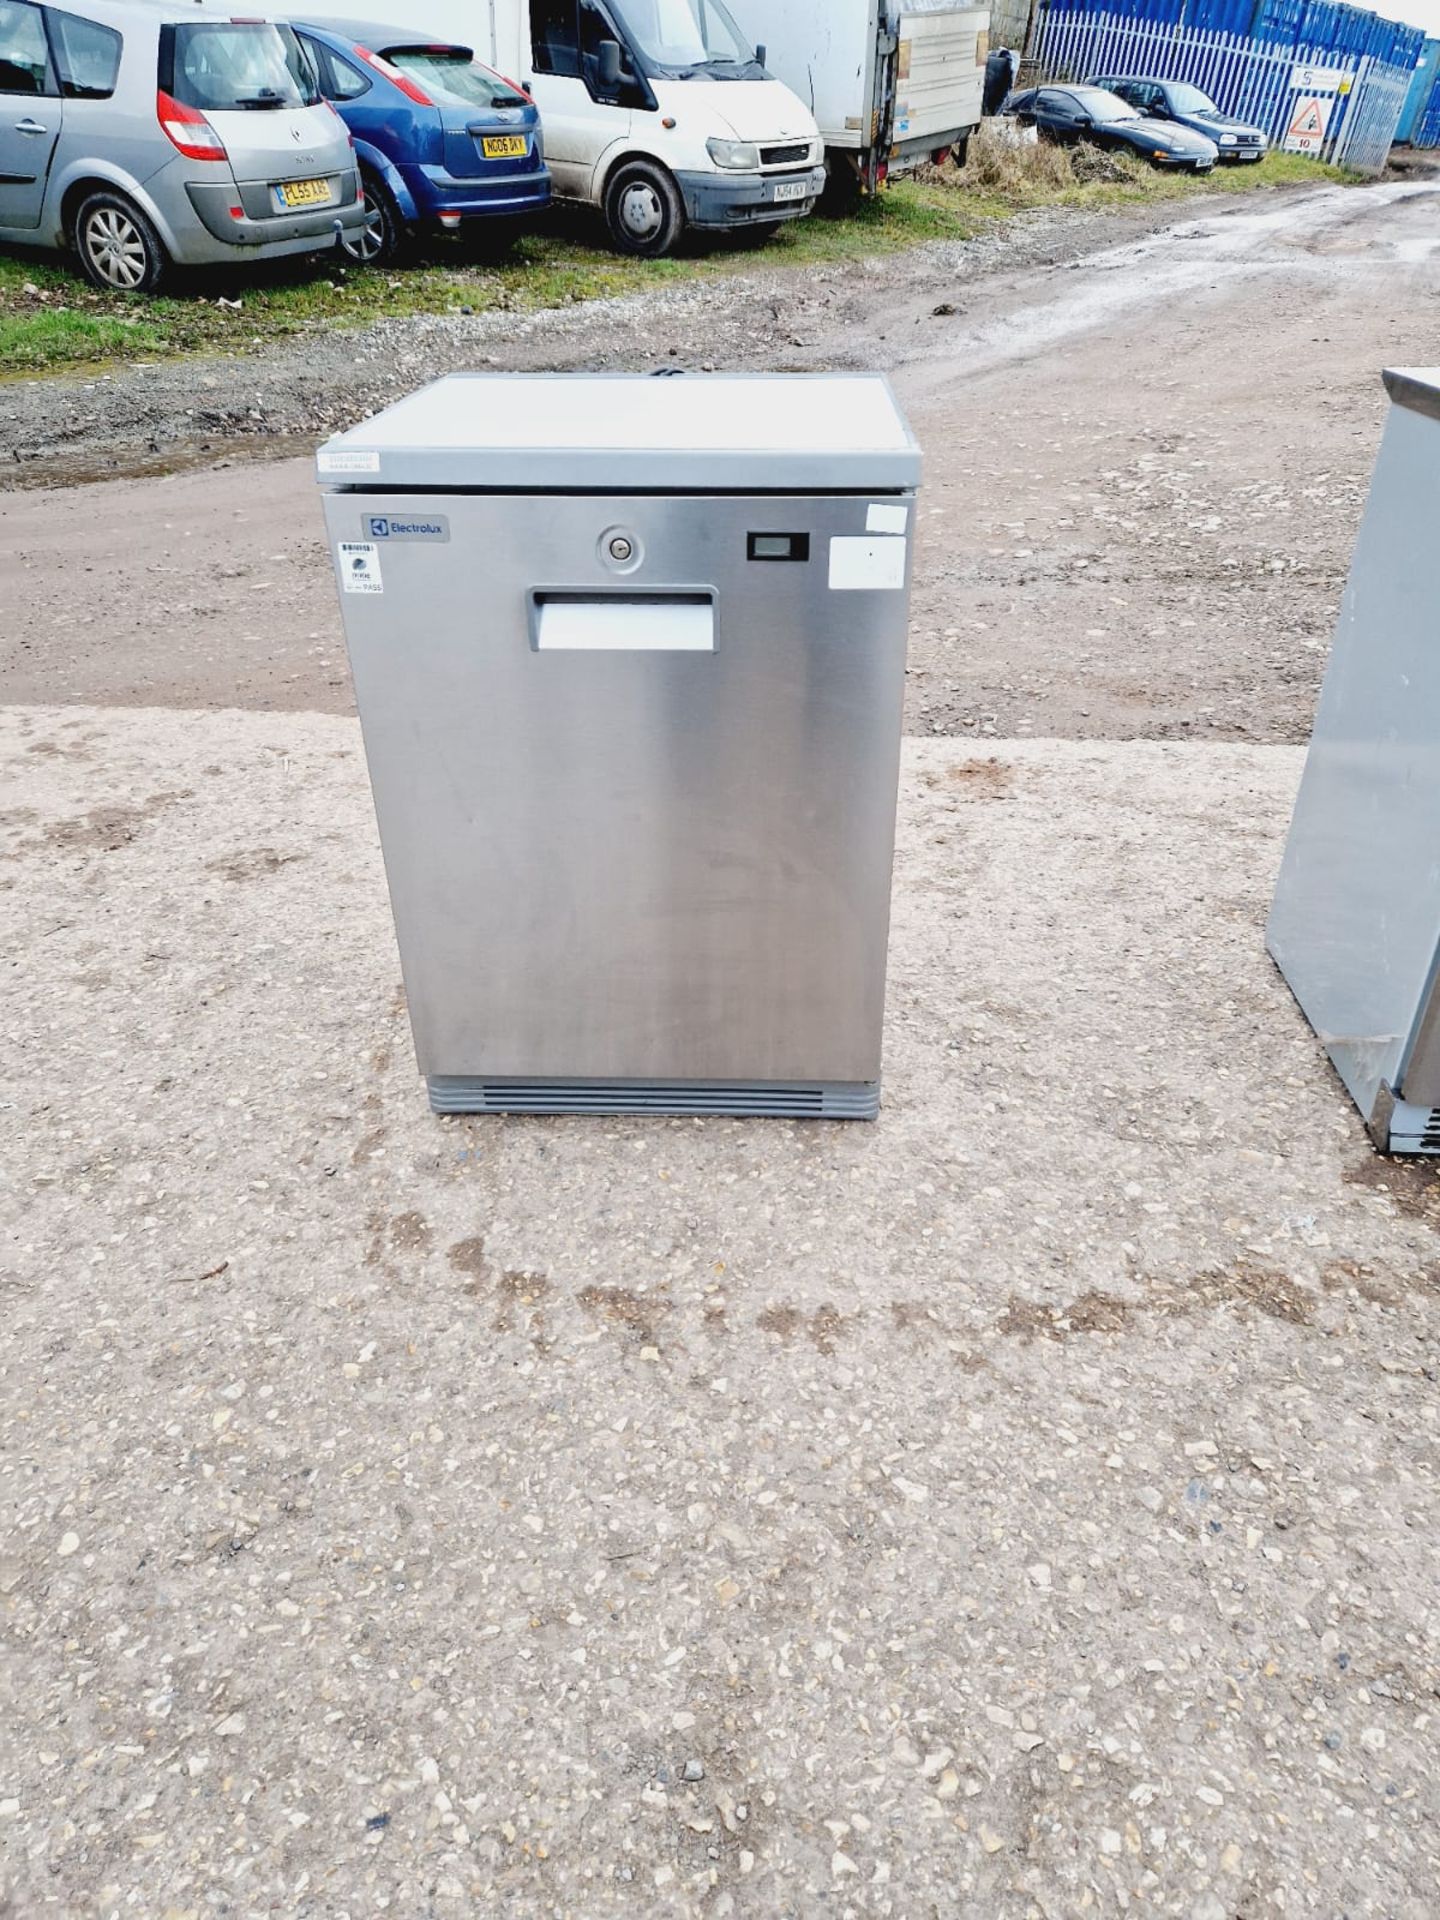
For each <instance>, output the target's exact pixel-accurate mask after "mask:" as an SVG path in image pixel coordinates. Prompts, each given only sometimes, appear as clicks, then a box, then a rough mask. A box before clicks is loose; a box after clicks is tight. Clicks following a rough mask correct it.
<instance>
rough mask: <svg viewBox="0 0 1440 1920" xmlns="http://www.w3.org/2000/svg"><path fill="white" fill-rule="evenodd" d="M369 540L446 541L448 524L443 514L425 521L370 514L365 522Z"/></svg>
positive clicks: (390, 514)
mask: <svg viewBox="0 0 1440 1920" xmlns="http://www.w3.org/2000/svg"><path fill="white" fill-rule="evenodd" d="M365 532H366V536H367V538H369V539H371V540H448V539H449V538H450V522H449V521H448V520H447V519H446V517H445V515H444V514H443V513H437V514H434V515H432V516H431V517H430V518H428V519H425V520H399V519H397V518H396V517H395V515H394V514H393V513H386V514H378V513H377V514H372V515H370V516H369V517H368V518H367V519H366V521H365Z"/></svg>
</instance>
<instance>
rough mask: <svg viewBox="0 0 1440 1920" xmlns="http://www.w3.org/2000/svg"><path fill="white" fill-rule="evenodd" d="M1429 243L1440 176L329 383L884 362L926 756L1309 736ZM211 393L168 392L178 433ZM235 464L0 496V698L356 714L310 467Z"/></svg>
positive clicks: (127, 390)
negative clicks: (902, 436)
mask: <svg viewBox="0 0 1440 1920" xmlns="http://www.w3.org/2000/svg"><path fill="white" fill-rule="evenodd" d="M1437 222H1440V186H1437V183H1436V182H1433V181H1431V182H1421V183H1419V184H1416V183H1409V184H1404V183H1400V184H1391V185H1386V186H1378V187H1374V188H1370V189H1366V190H1353V189H1340V188H1334V189H1329V190H1324V191H1320V192H1317V193H1314V194H1310V195H1308V196H1296V195H1287V196H1284V197H1283V198H1279V197H1276V198H1267V199H1266V200H1264V201H1263V202H1257V201H1255V200H1237V201H1235V202H1233V203H1230V204H1227V205H1223V206H1220V207H1218V208H1217V207H1216V206H1215V205H1213V204H1210V205H1207V207H1206V209H1205V212H1204V216H1203V217H1202V218H1198V219H1190V220H1185V221H1182V222H1181V223H1180V224H1178V225H1172V226H1171V227H1169V228H1166V229H1163V230H1161V231H1159V232H1150V231H1144V232H1141V233H1140V234H1139V235H1138V236H1137V235H1135V234H1134V233H1133V232H1131V231H1129V230H1128V229H1127V226H1126V223H1125V221H1124V220H1119V219H1117V220H1115V221H1112V222H1110V223H1109V224H1108V225H1106V224H1105V223H1102V222H1097V221H1096V220H1095V218H1094V217H1093V216H1086V217H1084V218H1083V219H1078V220H1076V221H1075V222H1073V223H1070V224H1067V221H1066V219H1065V217H1064V216H1053V215H1052V216H1047V218H1046V220H1045V221H1044V222H1041V223H1039V224H1038V225H1037V226H1036V227H1034V228H1032V229H1031V230H1030V231H1029V233H1028V234H1027V236H1026V238H1025V240H1024V242H1023V244H1022V245H1021V246H1020V248H1019V255H1020V259H1021V261H1022V264H1021V266H1020V267H1019V268H1018V269H1015V268H1011V267H1010V266H1008V265H1007V263H1006V260H1005V257H1004V256H1003V254H1002V253H1000V252H999V251H998V249H997V247H996V245H995V243H994V242H986V243H985V244H984V245H982V246H981V247H979V248H977V249H973V250H972V249H963V248H951V247H947V248H941V249H936V250H935V251H934V252H933V253H932V254H925V255H919V256H914V257H911V258H909V259H906V260H903V261H901V262H898V263H895V262H890V261H887V262H885V263H883V265H879V266H877V267H876V269H875V271H874V272H872V273H869V274H863V273H862V274H858V275H857V274H856V273H855V272H854V271H853V270H852V271H850V272H847V273H846V274H843V275H842V274H840V273H830V274H824V275H816V276H806V277H805V279H804V280H803V281H794V280H792V281H779V280H774V279H765V278H762V279H761V280H759V281H756V282H749V281H738V282H735V283H731V284H727V285H726V286H724V287H721V288H716V287H714V286H707V287H705V288H703V289H701V290H699V291H698V292H695V293H693V294H687V295H686V296H684V297H681V298H678V299H677V298H676V297H674V296H670V295H666V296H664V297H662V298H661V299H660V300H659V301H658V302H657V304H656V306H655V308H654V311H653V312H652V313H651V314H649V315H648V316H642V315H641V314H640V313H638V312H637V310H636V307H635V303H633V302H625V303H620V306H619V308H618V310H613V311H612V310H607V309H604V308H599V309H594V310H583V311H578V310H577V311H575V312H572V313H570V314H568V315H563V316H559V317H556V318H553V319H551V320H549V321H548V322H546V323H543V324H542V323H541V322H538V321H537V322H530V323H527V324H526V326H525V327H524V328H523V329H522V330H521V333H520V335H519V337H518V338H517V339H515V340H514V341H511V342H509V343H507V342H505V341H504V340H503V339H502V338H501V337H500V336H499V335H498V334H497V333H496V332H495V331H494V329H493V327H489V326H487V328H486V329H485V330H483V332H481V333H479V334H475V333H474V332H473V330H471V331H470V332H467V331H465V330H463V329H462V330H458V331H457V328H456V326H455V325H454V324H453V323H450V322H443V321H442V322H431V323H425V324H423V325H421V326H420V327H419V328H418V329H416V330H415V331H414V332H413V333H412V334H411V335H410V336H408V337H407V343H406V345H405V347H404V350H403V352H402V351H401V350H400V349H399V348H398V347H397V346H396V345H395V344H394V337H393V333H392V332H391V331H390V330H388V329H387V330H385V333H384V339H385V340H386V341H387V342H390V343H391V345H390V349H389V351H388V353H387V354H386V355H385V356H384V368H385V371H384V374H383V378H380V379H379V380H378V384H377V376H376V375H375V374H374V371H373V365H374V357H375V355H376V353H377V352H378V351H379V349H378V348H377V345H376V343H375V342H374V341H373V340H372V341H368V342H362V343H361V344H360V345H359V346H358V347H357V348H356V349H355V350H354V361H355V383H354V390H353V392H352V394H351V396H350V398H349V399H348V400H346V401H344V402H343V403H342V401H341V400H339V399H337V398H336V397H335V393H334V391H333V390H332V387H331V386H330V385H328V384H326V382H325V381H324V380H319V385H318V391H319V392H320V393H321V395H322V399H323V405H322V406H321V411H322V412H325V413H326V414H328V415H330V416H331V417H337V418H338V417H348V416H349V415H352V414H353V413H355V412H356V411H358V410H359V409H360V406H361V404H362V401H363V399H364V397H365V396H370V397H372V398H375V399H377V400H378V399H380V398H383V397H384V394H385V392H386V391H392V390H395V389H397V388H403V387H408V386H412V385H414V384H415V383H416V382H417V381H419V380H420V379H422V378H424V377H425V376H426V375H427V373H429V372H430V371H433V370H434V369H435V368H437V367H442V366H446V365H451V364H454V363H455V362H456V360H457V358H459V359H462V360H463V358H464V357H465V355H466V353H467V352H469V353H470V354H471V356H472V357H474V358H479V359H482V360H483V359H488V360H490V361H491V362H493V363H495V364H503V365H512V364H513V365H518V366H524V367H530V366H535V365H540V364H556V365H575V364H587V365H593V364H600V365H607V366H613V365H620V364H629V365H634V366H639V367H644V366H652V365H655V364H657V363H661V362H666V363H673V361H674V360H676V359H678V360H679V361H681V363H682V364H687V365H696V364H700V363H701V362H702V360H703V362H704V363H705V364H709V365H715V366H720V367H728V366H742V365H747V364H759V365H764V366H772V367H820V366H827V365H832V366H846V367H864V366H884V367H886V368H888V369H889V370H890V371H891V372H892V373H893V375H894V377H895V379H896V381H897V384H898V386H899V388H900V391H901V394H902V397H903V398H904V400H905V402H906V404H907V406H908V407H909V409H910V410H911V413H912V416H913V418H914V420H915V424H916V427H917V430H918V432H919V434H920V438H921V440H922V443H923V444H924V446H925V449H926V456H927V469H928V479H927V488H926V496H925V503H924V514H923V520H922V527H923V545H922V551H921V560H920V583H919V593H918V597H917V603H916V617H915V628H914V635H913V644H912V654H911V659H912V682H911V701H910V728H911V730H912V731H913V732H916V733H933V734H962V735H963V734H970V735H977V736H984V735H989V734H995V735H1003V736H1006V737H1017V738H1018V737H1024V736H1025V735H1027V734H1028V735H1033V736H1036V737H1046V736H1049V737H1061V738H1064V737H1075V738H1086V737H1095V738H1110V739H1127V738H1211V737H1213V738H1220V739H1238V740H1245V739H1249V740H1285V741H1298V740H1300V739H1302V738H1303V737H1304V734H1305V730H1306V728H1307V726H1308V724H1309V718H1310V714H1311V711H1312V708H1313V703H1314V696H1315V691H1316V687H1317V685H1318V679H1319V673H1320V669H1321V664H1322V661H1323V657H1324V652H1325V648H1326V645H1327V643H1328V636H1329V627H1330V622H1331V618H1332V615H1333V611H1334V606H1335V603H1336V600H1337V597H1338V594H1339V589H1340V585H1341V582H1342V580H1343V577H1344V572H1345V568H1346V565H1347V563H1348V558H1349V551H1350V545H1351V541H1352V539H1353V535H1354V531H1355V526H1356V523H1357V518H1358V514H1359V510H1360V505H1361V502H1362V500H1363V497H1364V490H1365V487H1366V485H1367V483H1368V476H1369V469H1370V465H1371V461H1372V458H1373V454H1374V448H1375V443H1376V437H1377V433H1378V429H1379V424H1380V420H1381V417H1382V404H1383V395H1382V392H1381V388H1380V384H1379V378H1378V376H1379V370H1380V368H1381V367H1382V366H1383V365H1385V364H1387V363H1402V364H1403V363H1406V362H1412V363H1414V362H1420V363H1423V362H1426V361H1428V360H1429V359H1431V358H1433V342H1434V314H1435V311H1436V300H1437V295H1440V244H1437V239H1436V232H1437ZM1107 237H1108V238H1109V239H1110V240H1111V241H1113V242H1115V244H1111V245H1108V246H1106V245H1099V243H1100V242H1101V241H1102V240H1104V239H1106V238H1107ZM1097 245H1099V250H1098V251H1095V250H1094V249H1095V248H1096V247H1097ZM1086 249H1089V251H1086ZM1077 254H1078V257H1077ZM1047 259H1048V260H1053V261H1054V262H1055V264H1053V265H1046V264H1044V262H1045V261H1046V260H1047ZM467 343H468V344H467ZM477 345H478V346H480V347H482V348H483V351H482V352H480V353H478V354H477V353H476V351H475V349H476V347H477ZM156 377H157V376H153V375H149V374H144V373H141V374H135V373H132V374H130V375H127V376H125V378H124V379H123V380H119V381H118V382H117V383H115V384H114V385H112V388H111V389H110V391H109V392H108V394H107V396H106V398H105V407H104V411H103V417H102V418H101V421H100V426H99V428H98V429H97V432H98V433H99V435H100V442H101V445H99V446H97V445H95V444H93V443H92V437H91V436H89V435H88V433H81V434H80V436H79V437H80V439H81V441H82V442H83V445H84V447H85V449H86V452H85V457H86V459H87V460H88V461H89V462H90V463H91V465H92V466H93V465H94V464H95V463H96V462H98V461H99V460H100V459H101V458H102V448H103V449H108V452H107V453H106V454H105V456H104V457H116V449H117V447H118V448H120V449H121V451H122V452H124V449H125V448H126V447H127V446H128V447H129V449H130V453H129V455H127V456H126V457H131V456H133V457H139V454H140V452H141V451H143V450H137V449H136V448H135V446H134V443H133V434H132V438H131V440H129V441H127V440H126V438H125V431H124V429H123V427H122V426H121V425H120V424H118V423H120V422H123V420H124V419H125V418H126V417H127V416H126V413H125V407H126V400H125V395H126V394H128V395H129V396H130V400H129V405H130V408H131V413H132V414H133V415H135V416H136V417H139V418H144V419H149V417H150V416H149V414H148V413H146V412H145V409H146V408H149V407H151V405H152V397H151V396H152V394H153V386H152V384H151V383H152V382H153V380H154V379H155V378H156ZM218 377H219V376H218V375H217V373H216V371H215V369H213V368H210V367H207V366H206V365H205V364H203V363H201V364H199V365H197V366H195V367H192V368H187V369H173V368H171V369H166V370H164V372H163V378H164V380H165V382H166V391H167V394H168V396H169V402H170V404H171V405H172V407H173V406H175V405H178V403H179V400H180V398H181V396H182V393H184V392H186V391H188V393H189V399H190V400H191V401H192V402H196V403H200V402H202V401H203V398H204V394H205V392H206V391H207V389H206V387H205V383H206V382H214V381H215V380H217V379H218ZM292 377H293V376H292ZM317 378H318V376H317ZM127 382H128V385H127ZM186 382H188V388H187V387H185V386H184V385H183V384H182V383H186ZM26 393H27V394H28V395H30V396H31V397H30V398H29V399H27V400H26V402H25V405H26V407H28V409H29V411H28V413H27V414H26V416H25V420H26V421H27V422H28V426H26V427H25V430H26V431H28V432H30V433H31V434H32V436H33V437H35V438H36V441H37V444H38V443H39V441H41V440H43V439H44V435H43V433H42V432H41V430H40V427H39V425H38V424H37V421H38V414H37V411H36V410H37V409H38V408H40V407H42V405H48V406H49V408H50V414H51V416H52V418H51V425H52V427H53V425H54V416H58V415H60V414H62V413H64V411H65V409H66V407H70V408H71V409H72V411H73V406H74V402H73V399H66V398H65V396H64V395H63V394H62V395H60V396H58V397H57V396H55V395H52V396H51V397H50V398H49V400H48V402H47V401H44V400H43V397H42V399H40V400H37V399H35V398H34V395H33V390H31V389H26ZM271 401H272V404H273V405H274V406H275V407H276V408H277V409H279V411H278V414H277V419H278V424H279V425H280V426H281V427H284V426H286V425H287V424H290V425H294V424H296V423H295V422H294V421H293V420H292V418H291V416H290V415H289V414H287V413H286V412H285V411H284V404H288V402H287V403H283V404H282V402H280V401H275V400H274V397H273V395H272V396H271ZM7 404H9V405H11V406H12V408H18V407H19V406H20V401H19V400H18V399H16V398H14V397H13V396H12V398H11V399H10V400H9V401H8V403H7ZM87 404H88V403H87ZM96 404H97V405H98V402H96ZM22 425H24V422H19V421H18V420H17V425H16V431H17V432H18V431H20V430H21V426H22ZM189 444H190V443H189V442H186V441H185V440H183V439H182V440H179V441H177V442H176V443H175V450H176V451H179V452H183V451H184V450H185V448H186V447H187V445H189ZM239 445H240V458H239V460H238V463H236V461H235V458H234V456H233V455H232V459H231V464H228V465H226V466H224V467H222V468H220V469H218V470H216V469H214V468H208V469H207V468H205V467H199V468H193V469H190V470H186V471H182V472H179V473H175V474H172V475H171V476H170V477H168V478H152V479H145V480H135V481H120V482H115V483H106V484H102V485H96V486H89V487H86V488H84V489H83V490H80V491H78V492H77V491H68V490H61V491H54V492H42V493H21V494H9V495H0V601H3V603H4V604H5V605H6V606H8V607H12V608H16V609H23V613H22V614H21V615H20V616H19V617H16V618H12V619H11V620H9V621H7V622H6V624H5V630H4V633H3V635H0V699H5V700H8V701H48V700H67V701H90V702H96V703H100V704H104V703H109V702H117V703H121V704H132V705H141V706H148V705H160V706H173V705H182V706H196V707H206V706H215V705H222V706H244V707H251V708H256V709H261V710H318V711H322V712H344V711H347V710H348V708H349V698H350V696H349V688H348V683H347V676H346V671H345V667H344V660H343V648H342V646H341V642H340V636H339V629H338V624H337V618H336V612H335V604H334V594H333V592H332V590H331V585H330V574H329V568H328V563H327V561H326V557H325V554H324V551H323V549H322V546H321V542H320V523H319V512H318V507H317V502H316V498H315V489H314V483H313V479H312V474H311V467H310V463H309V461H308V459H306V458H291V459H287V460H278V461H275V462H274V463H271V464H267V465H265V466H264V468H263V470H259V471H257V469H256V468H255V467H254V466H253V464H252V463H251V461H252V458H253V456H255V455H256V454H257V453H259V452H263V451H264V450H265V449H266V447H267V445H268V443H267V442H265V441H263V440H262V441H260V442H258V443H256V442H254V441H252V440H248V439H247V440H243V441H241V442H240V443H239ZM46 457H47V458H51V459H53V458H54V454H53V448H52V454H51V455H49V456H46Z"/></svg>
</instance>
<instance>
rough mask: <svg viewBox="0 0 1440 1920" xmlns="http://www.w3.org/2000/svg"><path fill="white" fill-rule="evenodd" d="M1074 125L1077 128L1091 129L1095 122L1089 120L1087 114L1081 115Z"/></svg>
mask: <svg viewBox="0 0 1440 1920" xmlns="http://www.w3.org/2000/svg"><path fill="white" fill-rule="evenodd" d="M1075 124H1076V126H1077V127H1093V126H1094V124H1095V122H1094V121H1093V120H1092V119H1091V118H1090V116H1089V114H1088V113H1082V114H1081V115H1080V117H1079V119H1078V120H1077V121H1076V122H1075Z"/></svg>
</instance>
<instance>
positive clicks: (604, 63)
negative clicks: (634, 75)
mask: <svg viewBox="0 0 1440 1920" xmlns="http://www.w3.org/2000/svg"><path fill="white" fill-rule="evenodd" d="M595 53H596V66H597V71H598V73H599V76H600V84H601V86H602V87H618V86H619V84H620V42H619V41H618V40H602V41H601V42H600V45H599V46H598V47H597V48H596V49H595Z"/></svg>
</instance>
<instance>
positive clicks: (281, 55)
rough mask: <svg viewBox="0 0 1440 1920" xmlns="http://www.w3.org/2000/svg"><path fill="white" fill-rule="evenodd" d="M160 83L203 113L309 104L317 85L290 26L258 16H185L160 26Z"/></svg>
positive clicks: (316, 96)
mask: <svg viewBox="0 0 1440 1920" xmlns="http://www.w3.org/2000/svg"><path fill="white" fill-rule="evenodd" d="M160 85H161V87H162V88H163V89H164V91H165V92H166V93H168V94H169V95H170V96H171V98H172V99H175V100H178V101H179V102H180V103H181V105H182V106H186V107H198V108H199V110H200V111H201V112H202V113H239V112H248V113H263V112H265V111H266V110H267V109H268V110H271V111H275V110H278V109H280V108H282V107H313V106H314V105H315V103H316V101H317V100H319V98H320V89H319V86H318V84H317V82H316V79H315V75H314V74H313V72H312V71H311V69H310V63H309V61H308V60H307V59H306V58H305V55H304V54H303V53H302V52H301V51H300V42H299V41H298V40H297V39H296V38H295V35H294V34H293V33H292V32H291V31H290V29H289V27H278V26H271V25H268V24H266V23H264V22H261V21H258V20H257V21H249V20H225V21H218V20H217V21H214V22H211V21H208V20H207V21H204V22H199V21H197V22H196V23H195V24H194V25H193V26H192V25H191V24H190V23H189V22H188V21H187V22H186V23H185V24H183V25H181V26H174V27H164V28H162V29H161V39H160Z"/></svg>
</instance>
